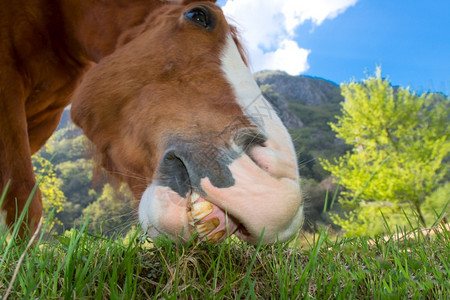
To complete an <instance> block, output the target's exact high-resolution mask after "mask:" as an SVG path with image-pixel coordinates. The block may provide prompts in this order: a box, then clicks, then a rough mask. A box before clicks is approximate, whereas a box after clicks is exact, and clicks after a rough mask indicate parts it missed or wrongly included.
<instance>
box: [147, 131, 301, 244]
mask: <svg viewBox="0 0 450 300" xmlns="http://www.w3.org/2000/svg"><path fill="white" fill-rule="evenodd" d="M245 135H246V136H251V137H252V140H253V141H256V142H254V143H252V142H248V139H247V140H246V141H245V142H242V138H234V139H233V142H232V143H230V145H228V147H227V148H225V147H222V146H220V147H219V146H217V147H210V148H208V147H206V148H205V147H204V146H205V144H202V143H199V142H198V140H197V141H189V142H187V141H182V139H176V140H175V141H173V142H171V143H170V144H171V146H170V150H167V151H166V152H165V153H164V155H163V156H162V159H161V162H160V165H159V168H158V172H156V175H155V178H154V180H153V182H152V183H151V185H150V186H149V187H148V188H147V189H146V191H145V192H144V194H143V196H142V198H141V202H140V205H139V218H140V221H141V223H142V225H143V227H144V228H145V229H147V231H148V233H149V235H150V236H151V237H155V236H157V235H159V234H165V235H168V236H169V237H171V238H172V239H179V238H181V239H182V240H188V239H189V238H190V237H191V236H192V235H193V234H198V236H199V237H201V238H203V239H208V240H210V241H213V242H216V241H222V240H224V239H225V238H226V237H227V236H230V235H232V234H235V235H236V236H237V237H238V238H240V239H242V240H245V241H247V242H249V243H251V244H256V243H258V242H259V241H260V239H261V240H262V242H263V243H264V244H270V243H274V242H276V241H285V240H287V239H289V238H290V237H292V236H293V235H295V234H296V233H297V231H298V229H299V227H300V226H301V224H302V222H303V202H302V198H301V192H300V186H299V180H298V173H297V165H296V164H297V163H296V160H295V153H284V151H285V148H284V147H279V146H278V145H277V141H275V140H271V139H270V138H260V137H259V138H256V137H257V135H255V134H245ZM239 136H242V135H239ZM209 142H210V143H211V141H209ZM205 143H206V142H205ZM199 144H200V145H201V146H202V147H199V146H198V145H199ZM205 149H206V150H205Z"/></svg>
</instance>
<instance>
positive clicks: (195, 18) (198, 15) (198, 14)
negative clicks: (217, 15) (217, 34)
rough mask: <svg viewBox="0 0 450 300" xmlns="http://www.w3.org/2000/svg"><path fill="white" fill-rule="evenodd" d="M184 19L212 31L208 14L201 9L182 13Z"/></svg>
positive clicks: (197, 8)
mask: <svg viewBox="0 0 450 300" xmlns="http://www.w3.org/2000/svg"><path fill="white" fill-rule="evenodd" d="M184 16H185V18H186V19H188V20H191V21H192V22H194V23H196V24H198V25H200V26H202V27H204V28H206V29H208V30H211V29H213V27H214V26H213V24H212V22H211V18H210V14H209V12H208V11H207V10H206V9H204V8H202V7H195V8H192V9H190V10H188V11H187V12H185V13H184Z"/></svg>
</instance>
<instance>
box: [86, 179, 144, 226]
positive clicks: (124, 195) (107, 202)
mask: <svg viewBox="0 0 450 300" xmlns="http://www.w3.org/2000/svg"><path fill="white" fill-rule="evenodd" d="M134 201H135V200H134V197H133V196H132V194H131V192H130V190H129V189H128V187H127V186H126V185H125V184H122V185H121V186H120V188H119V189H118V190H115V189H114V188H113V187H112V186H111V185H110V184H109V183H107V184H105V185H104V187H103V191H102V194H101V196H100V197H99V198H98V199H97V200H96V201H95V202H93V203H91V204H90V205H89V206H87V207H86V208H85V209H84V210H83V215H84V217H87V216H89V230H90V231H93V232H97V231H98V230H101V231H102V233H103V234H105V235H111V234H116V233H117V232H122V233H124V234H125V233H127V231H128V229H130V227H131V226H132V225H135V224H137V221H136V220H137V211H136V209H135V208H133V207H132V203H133V202H134Z"/></svg>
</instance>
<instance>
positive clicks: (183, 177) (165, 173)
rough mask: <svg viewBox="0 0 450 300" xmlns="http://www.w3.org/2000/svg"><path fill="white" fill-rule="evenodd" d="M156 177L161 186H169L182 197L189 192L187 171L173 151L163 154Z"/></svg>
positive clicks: (189, 183) (189, 184)
mask: <svg viewBox="0 0 450 300" xmlns="http://www.w3.org/2000/svg"><path fill="white" fill-rule="evenodd" d="M158 177H159V178H158V181H160V183H161V184H162V185H166V186H169V187H170V188H171V189H172V190H174V191H175V192H177V193H178V194H179V195H180V196H182V197H184V196H185V195H187V193H188V192H189V191H190V186H191V182H190V179H189V173H188V170H187V168H186V165H185V164H184V162H183V160H182V159H181V158H180V157H178V156H177V155H176V154H175V152H174V151H167V152H166V153H165V154H164V157H163V159H162V160H161V164H160V165H159V168H158Z"/></svg>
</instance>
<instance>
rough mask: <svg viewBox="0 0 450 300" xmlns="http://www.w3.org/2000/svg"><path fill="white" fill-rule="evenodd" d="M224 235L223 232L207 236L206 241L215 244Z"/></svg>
mask: <svg viewBox="0 0 450 300" xmlns="http://www.w3.org/2000/svg"><path fill="white" fill-rule="evenodd" d="M224 235H225V232H224V231H218V232H216V233H214V234H212V235H211V236H208V237H207V238H208V240H209V241H211V242H213V243H215V242H217V241H219V240H220V239H221V238H222V237H223V236H224Z"/></svg>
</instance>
